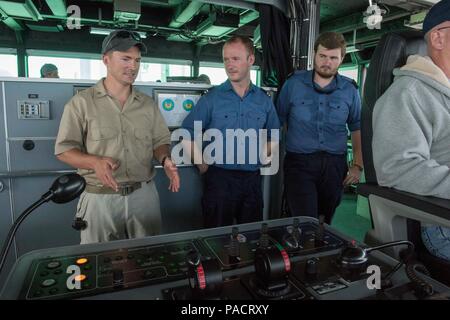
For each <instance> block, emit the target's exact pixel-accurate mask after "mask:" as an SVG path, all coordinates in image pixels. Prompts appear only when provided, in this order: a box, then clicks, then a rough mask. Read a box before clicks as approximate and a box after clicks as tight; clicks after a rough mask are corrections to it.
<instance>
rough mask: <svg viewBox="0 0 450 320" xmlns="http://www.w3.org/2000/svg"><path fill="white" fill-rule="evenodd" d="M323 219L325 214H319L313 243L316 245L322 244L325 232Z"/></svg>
mask: <svg viewBox="0 0 450 320" xmlns="http://www.w3.org/2000/svg"><path fill="white" fill-rule="evenodd" d="M324 221H325V216H324V215H320V216H319V226H318V227H317V230H316V233H315V244H316V245H322V244H323V236H324V233H325V227H324V225H323V223H324Z"/></svg>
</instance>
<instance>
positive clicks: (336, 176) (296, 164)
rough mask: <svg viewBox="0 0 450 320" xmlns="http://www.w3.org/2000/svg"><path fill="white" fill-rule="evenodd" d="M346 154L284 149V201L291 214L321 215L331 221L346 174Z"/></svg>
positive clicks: (339, 200)
mask: <svg viewBox="0 0 450 320" xmlns="http://www.w3.org/2000/svg"><path fill="white" fill-rule="evenodd" d="M347 171H348V166H347V157H346V155H334V154H330V153H327V152H317V153H311V154H298V153H292V152H288V153H287V154H286V157H285V160H284V183H285V192H286V201H287V205H288V210H289V213H290V214H291V215H292V216H310V217H314V218H318V217H319V215H324V216H325V223H328V224H329V223H331V219H332V218H333V214H334V211H335V210H336V207H337V206H338V205H339V203H340V202H341V198H342V193H343V189H344V186H343V182H344V178H345V176H346V175H347Z"/></svg>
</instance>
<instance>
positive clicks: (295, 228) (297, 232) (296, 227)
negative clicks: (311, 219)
mask: <svg viewBox="0 0 450 320" xmlns="http://www.w3.org/2000/svg"><path fill="white" fill-rule="evenodd" d="M292 228H293V229H292V236H293V237H294V238H295V239H297V241H300V236H301V234H302V230H301V229H300V220H299V219H298V218H294V221H293V222H292Z"/></svg>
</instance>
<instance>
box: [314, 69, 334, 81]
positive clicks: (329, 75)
mask: <svg viewBox="0 0 450 320" xmlns="http://www.w3.org/2000/svg"><path fill="white" fill-rule="evenodd" d="M314 71H315V72H316V73H317V74H318V75H319V76H321V77H322V78H324V79H330V78H333V77H334V76H335V75H336V73H337V70H331V69H328V71H327V72H323V71H322V70H320V68H317V66H316V67H315V68H314Z"/></svg>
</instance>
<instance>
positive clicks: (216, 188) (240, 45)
mask: <svg viewBox="0 0 450 320" xmlns="http://www.w3.org/2000/svg"><path fill="white" fill-rule="evenodd" d="M223 61H224V65H225V71H226V73H227V76H228V80H227V81H225V82H224V83H222V84H221V85H220V86H217V87H215V88H213V89H212V90H210V91H209V92H208V93H207V94H206V95H204V96H203V97H202V98H201V99H200V100H199V101H198V103H197V105H196V106H195V108H194V109H193V110H192V111H191V113H190V114H189V115H188V116H187V117H186V119H185V120H184V121H183V126H182V127H183V128H184V129H187V130H188V131H189V132H190V133H191V137H193V139H192V140H193V141H194V140H195V139H194V134H195V132H194V129H195V126H196V125H195V122H197V125H198V123H199V122H200V123H201V126H202V130H203V131H205V130H206V132H205V135H206V134H207V132H215V133H219V134H220V135H221V136H222V137H223V138H224V139H219V138H217V137H216V138H215V139H211V140H213V141H212V142H211V143H209V144H208V145H206V146H204V147H205V148H204V150H203V151H204V152H203V156H202V155H200V159H201V163H196V164H197V166H198V168H199V170H200V173H201V174H204V176H205V180H204V182H205V183H204V192H203V199H202V209H203V217H204V224H205V227H218V226H224V225H230V224H233V222H234V221H233V220H234V219H235V220H236V222H237V223H247V222H253V221H259V220H262V211H263V198H262V185H261V174H260V170H259V169H260V167H261V161H259V160H258V159H260V157H259V155H260V153H261V152H267V153H270V149H271V143H270V142H267V143H262V142H263V141H262V140H263V139H261V137H260V136H259V133H260V130H261V129H267V130H268V134H267V136H268V139H266V141H270V133H271V129H276V130H279V128H280V123H279V120H278V116H277V114H276V110H275V107H274V105H273V103H272V100H271V99H270V98H269V97H268V96H267V94H266V93H265V92H264V91H263V90H262V89H260V88H258V87H256V86H255V85H254V84H252V83H251V81H250V68H251V66H252V65H253V63H254V62H255V54H254V47H253V42H252V41H251V40H250V39H248V38H246V37H239V36H235V37H232V38H230V39H229V40H228V41H227V42H226V43H225V44H224V47H223ZM201 133H203V132H201ZM252 138H253V140H252ZM203 140H205V139H203ZM217 140H222V141H217ZM236 140H237V143H235V142H236ZM213 143H214V144H216V145H217V146H218V148H217V149H216V150H215V152H214V154H213V153H211V155H212V157H210V158H208V156H207V152H206V151H207V149H208V148H209V147H210V146H211V145H213ZM274 143H275V142H274ZM188 144H189V148H188V150H190V151H191V152H193V153H194V162H195V158H196V156H195V153H197V155H198V152H199V150H200V148H201V147H202V146H199V145H197V144H196V143H192V141H189V142H188ZM219 154H220V156H218V155H219ZM208 163H209V164H210V165H208Z"/></svg>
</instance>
